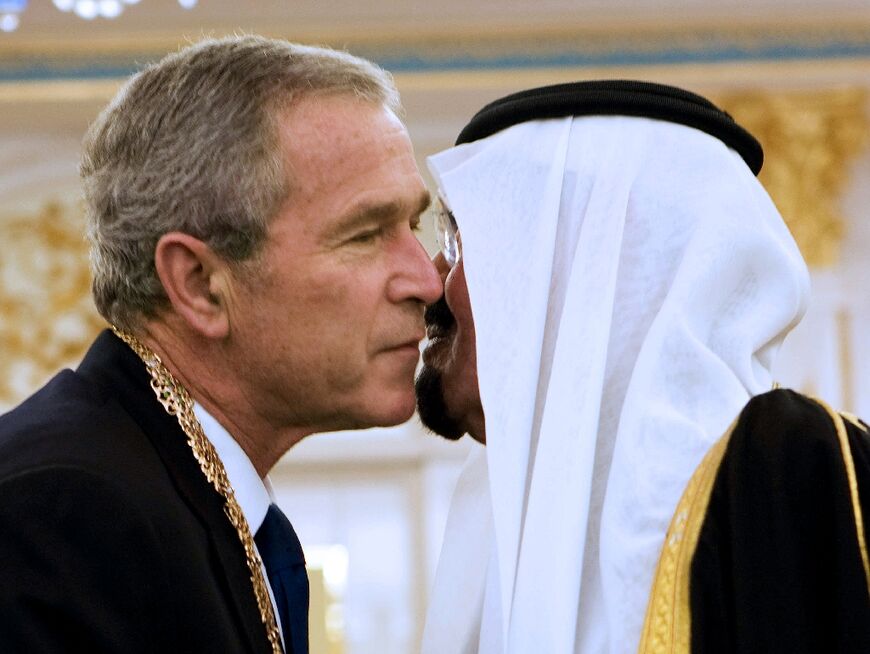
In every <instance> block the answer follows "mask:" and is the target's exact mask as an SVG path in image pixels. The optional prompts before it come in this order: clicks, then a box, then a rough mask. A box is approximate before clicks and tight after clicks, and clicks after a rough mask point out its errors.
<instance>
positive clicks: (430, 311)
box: [423, 295, 456, 335]
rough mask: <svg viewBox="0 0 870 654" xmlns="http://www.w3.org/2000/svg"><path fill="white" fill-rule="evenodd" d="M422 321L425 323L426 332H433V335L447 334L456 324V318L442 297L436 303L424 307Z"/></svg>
mask: <svg viewBox="0 0 870 654" xmlns="http://www.w3.org/2000/svg"><path fill="white" fill-rule="evenodd" d="M423 319H424V320H425V321H426V328H427V331H429V332H434V335H440V334H444V333H446V332H448V331H449V330H450V328H451V327H453V325H454V324H455V323H456V318H455V317H454V316H453V312H452V311H450V307H448V306H447V300H446V299H445V298H444V296H443V295H442V296H441V298H440V299H439V300H438V301H437V302H434V303H432V304H430V305H429V306H427V307H426V311H425V312H424V313H423Z"/></svg>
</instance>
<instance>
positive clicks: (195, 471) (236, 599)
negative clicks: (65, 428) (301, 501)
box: [77, 330, 271, 652]
mask: <svg viewBox="0 0 870 654" xmlns="http://www.w3.org/2000/svg"><path fill="white" fill-rule="evenodd" d="M77 372H78V373H79V374H80V375H82V376H84V377H86V378H88V379H89V380H90V381H92V382H94V383H96V384H97V385H98V386H100V387H101V388H102V389H103V392H104V393H105V394H106V395H107V399H114V400H116V401H117V402H119V403H120V404H121V406H122V407H123V408H124V410H125V411H126V412H127V413H128V414H129V415H130V417H131V418H132V419H133V420H134V422H136V424H137V425H138V426H139V428H140V429H141V430H142V432H143V434H144V435H145V436H146V437H147V438H148V440H149V441H151V443H152V445H153V446H154V448H155V450H157V452H158V454H159V456H160V458H161V460H162V461H163V464H164V465H165V466H166V470H167V471H168V473H169V475H170V476H171V477H172V479H173V481H174V483H175V486H176V488H177V489H178V492H179V495H180V496H181V497H182V499H183V500H184V502H185V503H186V504H187V506H188V507H189V508H190V510H191V512H192V513H193V514H194V515H195V516H196V517H197V518H198V519H199V521H200V522H201V523H202V525H203V526H204V527H205V530H206V532H207V534H208V537H209V540H210V542H211V546H212V548H213V550H214V552H215V554H216V559H217V561H219V562H220V566H219V568H220V569H219V570H215V582H216V583H217V584H219V585H220V586H221V587H222V589H223V590H224V593H225V595H226V596H227V597H229V598H230V602H231V604H232V605H233V606H234V608H235V613H236V616H237V618H238V621H239V623H240V624H241V626H242V628H243V630H244V632H245V633H246V634H247V636H248V643H249V645H250V649H251V651H252V652H271V646H270V645H269V641H268V638H267V637H266V629H265V626H264V625H263V623H262V621H261V618H260V612H259V609H258V608H257V600H256V597H255V595H254V590H253V586H252V584H251V578H250V572H249V570H248V565H247V561H246V559H245V553H244V548H243V547H242V544H241V542H240V540H239V537H238V534H237V533H236V530H235V529H234V528H233V526H232V525H231V524H230V522H229V519H228V518H227V516H226V514H225V513H224V498H223V497H222V496H221V495H220V493H218V492H217V490H215V488H214V487H213V486H212V485H211V484H210V483H209V482H208V480H207V479H206V478H205V476H204V475H203V473H202V471H201V469H200V467H199V464H198V463H197V461H196V459H195V458H194V456H193V452H192V451H191V450H190V447H189V446H188V444H187V436H186V435H185V434H184V432H183V431H182V429H181V427H180V425H179V424H178V420H176V418H175V416H171V415H169V414H168V413H166V411H165V410H164V408H163V406H162V405H161V404H160V403H159V402H158V401H157V398H156V397H155V395H154V391H153V390H152V388H151V380H150V377H149V375H148V372H147V370H146V369H145V366H144V364H143V363H142V362H141V361H140V360H139V357H138V356H137V355H136V354H135V353H134V352H133V351H132V350H131V349H130V348H129V347H128V346H127V345H126V344H125V343H124V342H123V341H121V340H120V339H119V338H118V337H117V336H115V335H114V334H113V333H112V332H111V331H109V330H106V331H104V332H103V333H102V334H100V336H99V337H98V338H97V340H96V341H95V342H94V344H93V345H92V346H91V349H90V350H89V351H88V353H87V355H86V356H85V358H84V360H83V361H82V364H81V365H80V366H79V368H78V370H77Z"/></svg>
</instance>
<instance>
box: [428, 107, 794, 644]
mask: <svg viewBox="0 0 870 654" xmlns="http://www.w3.org/2000/svg"><path fill="white" fill-rule="evenodd" d="M430 167H431V169H432V172H433V174H434V175H435V178H436V180H437V182H438V184H439V187H440V191H441V193H442V194H443V195H444V197H445V199H446V201H447V203H448V204H449V205H450V207H451V209H452V211H453V213H454V215H455V217H456V220H457V223H458V225H459V228H460V232H461V235H462V250H463V254H462V256H463V261H464V266H465V275H466V279H467V283H468V288H469V295H470V298H471V305H472V312H473V315H474V321H475V325H476V332H477V361H478V376H479V385H480V394H481V401H482V405H483V409H484V414H485V417H486V432H487V446H486V448H485V450H482V449H481V448H476V449H475V451H474V452H473V453H472V457H471V460H470V461H469V463H468V465H467V467H466V469H465V470H464V471H463V474H462V477H461V479H460V483H459V485H458V487H457V491H456V494H455V497H454V499H453V504H452V507H451V512H450V516H449V518H448V526H447V532H446V536H445V542H444V546H443V550H442V554H441V559H440V561H439V566H438V571H437V575H436V581H435V587H434V591H433V595H432V598H431V604H430V610H429V615H428V616H427V624H426V630H425V634H424V641H423V652H424V654H436V653H437V654H453V653H460V652H461V653H465V652H478V651H479V652H483V653H485V654H502V653H505V654H528V653H529V652H547V654H563V653H564V654H570V653H573V652H584V653H585V652H632V651H635V650H636V648H637V644H638V640H639V635H640V629H641V626H642V623H643V618H644V612H645V609H646V602H647V595H648V592H649V588H650V585H651V582H652V575H653V571H654V567H655V564H656V561H657V558H658V553H659V549H660V546H661V542H662V539H663V536H664V533H665V531H666V529H667V526H668V523H669V521H670V518H671V515H672V512H673V509H674V507H675V505H676V503H677V500H678V499H679V496H680V494H681V493H682V490H683V488H684V486H685V484H686V482H687V481H688V479H689V476H690V475H691V473H692V471H693V470H694V468H695V467H696V465H697V464H698V463H699V461H700V459H701V457H702V456H703V454H704V453H705V452H706V450H707V449H708V448H709V447H710V445H711V444H712V443H713V442H715V440H716V439H717V438H718V437H719V436H720V435H721V434H722V433H723V431H724V430H725V429H726V427H727V426H728V424H729V423H730V422H731V421H732V420H733V419H734V418H735V417H736V415H737V414H738V412H739V411H740V409H741V408H742V407H743V405H744V404H745V403H746V401H747V400H748V399H749V397H751V396H752V395H755V394H758V393H761V392H764V391H766V390H768V389H769V388H770V387H771V383H772V381H773V380H772V379H771V375H770V372H769V370H770V367H771V364H772V358H773V356H774V354H775V352H776V350H777V348H778V346H779V344H780V343H781V341H782V339H783V337H784V336H785V334H786V333H787V332H788V330H789V329H790V328H791V327H792V326H793V325H794V324H796V323H797V321H798V320H799V319H800V317H801V315H802V314H803V311H804V309H805V305H806V302H807V296H808V275H807V271H806V268H805V266H804V263H803V261H802V259H801V257H800V254H799V253H798V251H797V248H796V246H795V244H794V242H793V240H792V238H791V236H790V235H789V233H788V231H787V229H786V227H785V225H784V224H783V222H782V219H781V218H780V216H779V214H778V213H777V211H776V209H775V207H774V206H773V204H772V203H771V201H770V199H769V198H768V196H767V194H766V193H765V192H764V190H763V189H762V187H761V186H760V185H759V183H758V181H757V180H756V179H755V177H754V176H753V175H752V173H751V172H750V170H749V169H748V168H747V166H746V165H745V164H744V162H743V161H742V160H741V159H740V157H739V156H738V155H737V154H736V153H734V152H733V151H731V150H730V149H728V148H727V147H726V146H725V145H724V144H722V143H721V142H720V141H718V140H717V139H715V138H713V137H711V136H709V135H707V134H704V133H702V132H700V131H697V130H695V129H692V128H688V127H684V126H681V125H675V124H671V123H666V122H661V121H654V120H648V119H644V118H631V117H622V116H592V117H582V118H570V117H569V118H564V119H555V120H546V121H534V122H529V123H524V124H520V125H517V126H514V127H511V128H509V129H506V130H504V131H502V132H500V133H498V134H495V135H493V136H491V137H489V138H487V139H483V140H481V141H478V142H475V143H470V144H466V145H461V146H457V147H455V148H452V149H450V150H447V151H445V152H443V153H441V154H439V155H436V156H434V157H432V158H431V159H430Z"/></svg>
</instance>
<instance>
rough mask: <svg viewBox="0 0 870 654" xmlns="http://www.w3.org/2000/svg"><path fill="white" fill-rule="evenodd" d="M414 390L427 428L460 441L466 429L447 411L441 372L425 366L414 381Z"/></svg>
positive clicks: (418, 407)
mask: <svg viewBox="0 0 870 654" xmlns="http://www.w3.org/2000/svg"><path fill="white" fill-rule="evenodd" d="M414 391H415V392H416V393H417V413H418V414H419V415H420V422H422V423H423V426H424V427H426V429H428V430H429V431H431V432H433V433H435V434H439V435H441V436H443V437H444V438H446V439H448V440H451V441H458V440H459V439H460V438H462V437H463V436H464V435H465V430H464V429H462V427H460V426H459V423H458V422H457V421H456V420H454V419H453V418H451V417H450V415H449V414H448V413H447V403H446V402H445V401H444V387H443V384H442V380H441V373H440V372H438V371H437V370H435V369H434V368H430V367H429V366H423V368H422V370H420V374H419V375H418V376H417V380H416V382H414Z"/></svg>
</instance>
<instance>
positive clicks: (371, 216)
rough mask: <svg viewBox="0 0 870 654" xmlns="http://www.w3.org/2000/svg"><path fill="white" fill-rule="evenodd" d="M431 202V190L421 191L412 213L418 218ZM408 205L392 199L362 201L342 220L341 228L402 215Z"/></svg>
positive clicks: (349, 227)
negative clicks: (385, 200)
mask: <svg viewBox="0 0 870 654" xmlns="http://www.w3.org/2000/svg"><path fill="white" fill-rule="evenodd" d="M430 204H432V196H431V194H430V193H429V191H423V192H421V193H420V195H419V196H418V197H417V201H416V205H415V206H414V207H413V209H412V212H411V213H412V215H413V216H414V217H415V218H416V217H417V216H419V215H420V214H422V213H423V212H424V211H426V210H427V209H428V208H429V205H430ZM406 206H407V205H406V204H405V203H404V202H396V201H392V200H391V201H387V202H362V203H361V204H359V205H357V206H356V207H354V209H353V210H352V211H351V212H350V213H349V214H348V215H347V216H346V217H345V218H344V219H342V220H341V221H340V223H339V229H342V230H346V229H353V228H354V227H358V226H360V225H364V224H368V223H370V222H378V221H381V220H387V219H389V218H393V217H395V216H399V215H402V214H403V213H404V212H405V211H406Z"/></svg>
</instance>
